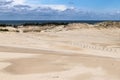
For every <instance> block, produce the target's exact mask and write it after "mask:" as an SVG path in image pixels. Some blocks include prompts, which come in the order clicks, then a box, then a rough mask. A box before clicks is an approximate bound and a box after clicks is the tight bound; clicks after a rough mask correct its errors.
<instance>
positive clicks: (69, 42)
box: [0, 28, 120, 80]
mask: <svg viewBox="0 0 120 80" xmlns="http://www.w3.org/2000/svg"><path fill="white" fill-rule="evenodd" d="M119 75H120V29H112V28H111V29H101V30H98V29H80V30H70V31H60V32H42V33H12V32H10V33H0V80H120V76H119Z"/></svg>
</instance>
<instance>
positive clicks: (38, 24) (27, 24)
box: [22, 22, 68, 26]
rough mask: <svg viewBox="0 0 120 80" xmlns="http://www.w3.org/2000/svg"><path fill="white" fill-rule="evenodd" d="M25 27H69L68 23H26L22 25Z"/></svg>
mask: <svg viewBox="0 0 120 80" xmlns="http://www.w3.org/2000/svg"><path fill="white" fill-rule="evenodd" d="M22 25H23V26H52V25H55V26H58V25H68V23H59V22H54V23H52V22H51V23H24V24H22Z"/></svg>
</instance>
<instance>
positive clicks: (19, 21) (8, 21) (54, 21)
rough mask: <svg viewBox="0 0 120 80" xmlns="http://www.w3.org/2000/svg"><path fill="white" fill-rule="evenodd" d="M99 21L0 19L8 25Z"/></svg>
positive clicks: (91, 21)
mask: <svg viewBox="0 0 120 80" xmlns="http://www.w3.org/2000/svg"><path fill="white" fill-rule="evenodd" d="M99 22H104V21H94V20H86V21H82V20H80V21H79V20H76V21H72V20H0V24H8V25H22V24H25V23H34V24H36V23H38V24H42V23H88V24H95V23H99Z"/></svg>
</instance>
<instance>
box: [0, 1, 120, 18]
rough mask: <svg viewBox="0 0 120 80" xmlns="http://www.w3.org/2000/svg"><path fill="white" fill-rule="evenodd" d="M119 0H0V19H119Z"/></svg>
mask: <svg viewBox="0 0 120 80" xmlns="http://www.w3.org/2000/svg"><path fill="white" fill-rule="evenodd" d="M119 3H120V0H0V20H120V5H119Z"/></svg>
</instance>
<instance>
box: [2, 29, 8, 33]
mask: <svg viewBox="0 0 120 80" xmlns="http://www.w3.org/2000/svg"><path fill="white" fill-rule="evenodd" d="M0 31H1V32H7V31H9V30H8V29H0Z"/></svg>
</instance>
